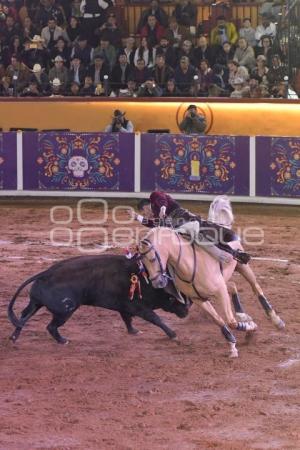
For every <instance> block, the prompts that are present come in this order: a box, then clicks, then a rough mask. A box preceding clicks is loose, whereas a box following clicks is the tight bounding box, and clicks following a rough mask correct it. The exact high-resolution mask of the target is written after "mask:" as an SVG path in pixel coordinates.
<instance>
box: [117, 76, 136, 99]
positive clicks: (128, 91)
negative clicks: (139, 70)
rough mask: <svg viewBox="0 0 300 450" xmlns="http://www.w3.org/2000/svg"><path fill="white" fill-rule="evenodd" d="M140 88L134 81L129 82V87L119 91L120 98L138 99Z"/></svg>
mask: <svg viewBox="0 0 300 450" xmlns="http://www.w3.org/2000/svg"><path fill="white" fill-rule="evenodd" d="M137 93H138V87H137V85H136V82H135V81H134V80H132V79H129V80H128V81H127V86H126V88H124V89H120V90H119V97H137Z"/></svg>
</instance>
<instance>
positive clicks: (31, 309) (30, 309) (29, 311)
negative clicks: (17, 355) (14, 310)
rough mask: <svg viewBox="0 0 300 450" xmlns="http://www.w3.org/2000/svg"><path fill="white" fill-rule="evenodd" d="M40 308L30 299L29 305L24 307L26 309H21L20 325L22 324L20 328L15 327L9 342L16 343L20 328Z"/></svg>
mask: <svg viewBox="0 0 300 450" xmlns="http://www.w3.org/2000/svg"><path fill="white" fill-rule="evenodd" d="M41 307H42V305H38V304H36V303H35V301H34V300H33V299H30V302H29V304H28V305H27V306H26V308H24V309H23V311H22V313H21V318H20V323H22V325H21V326H19V327H16V329H15V331H14V332H13V334H12V335H11V336H10V338H9V339H10V340H11V341H13V342H16V340H17V339H18V337H19V336H20V334H21V331H22V328H23V326H24V325H25V323H26V322H27V321H28V320H29V319H30V317H32V316H33V315H34V314H35V313H36V312H37V311H38V310H39V309H40V308H41Z"/></svg>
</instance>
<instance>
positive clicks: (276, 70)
mask: <svg viewBox="0 0 300 450" xmlns="http://www.w3.org/2000/svg"><path fill="white" fill-rule="evenodd" d="M287 75H288V74H287V68H286V66H284V65H283V64H282V62H281V59H280V56H279V55H273V56H272V60H271V66H270V68H269V71H268V73H267V80H268V82H269V84H270V85H271V86H274V85H275V84H277V83H279V82H280V81H282V80H283V79H284V77H285V76H287Z"/></svg>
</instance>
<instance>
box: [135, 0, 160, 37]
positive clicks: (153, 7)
mask: <svg viewBox="0 0 300 450" xmlns="http://www.w3.org/2000/svg"><path fill="white" fill-rule="evenodd" d="M149 16H154V17H155V18H156V20H157V22H158V23H159V24H160V25H161V26H162V27H164V28H165V27H167V25H168V15H167V13H166V12H165V11H164V9H163V8H161V7H160V6H159V2H158V1H157V0H151V2H150V8H148V9H145V10H144V11H143V12H142V15H141V18H140V21H139V23H138V26H137V31H138V32H140V31H141V30H142V28H143V27H144V26H145V25H146V24H147V22H148V17H149Z"/></svg>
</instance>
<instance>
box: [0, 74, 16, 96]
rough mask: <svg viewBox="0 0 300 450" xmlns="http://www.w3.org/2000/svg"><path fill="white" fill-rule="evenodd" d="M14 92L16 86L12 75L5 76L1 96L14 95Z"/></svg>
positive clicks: (1, 85) (0, 84) (1, 84)
mask: <svg viewBox="0 0 300 450" xmlns="http://www.w3.org/2000/svg"><path fill="white" fill-rule="evenodd" d="M13 94H14V88H13V84H12V80H11V78H10V77H6V76H3V77H2V78H1V82H0V95H1V97H12V96H13Z"/></svg>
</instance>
